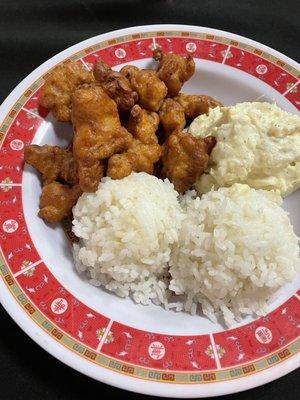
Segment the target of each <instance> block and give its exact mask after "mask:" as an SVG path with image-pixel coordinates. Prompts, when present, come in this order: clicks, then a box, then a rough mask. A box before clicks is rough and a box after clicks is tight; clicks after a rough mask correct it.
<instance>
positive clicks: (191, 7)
mask: <svg viewBox="0 0 300 400" xmlns="http://www.w3.org/2000/svg"><path fill="white" fill-rule="evenodd" d="M299 15H300V2H299V0H296V1H292V0H284V1H282V0H272V1H271V0H259V1H258V0H237V1H231V0H201V1H199V0H186V1H184V0H144V1H142V0H140V1H138V0H135V1H134V0H124V1H122V0H112V1H111V0H94V1H92V0H63V1H60V0H51V1H43V0H27V1H13V0H1V1H0V81H1V84H0V101H2V100H4V98H5V97H6V96H7V95H8V94H9V93H10V91H11V90H12V89H13V88H14V87H15V86H16V85H17V84H18V83H19V82H20V81H21V80H22V79H23V78H25V77H26V75H28V74H29V73H30V72H31V71H32V70H33V69H34V68H36V67H37V66H38V65H40V64H41V63H42V62H44V61H46V60H47V59H48V58H49V57H52V56H53V55H55V54H56V53H58V52H60V51H61V50H64V49H65V48H67V47H69V46H71V45H73V44H75V43H77V42H80V41H82V40H84V39H87V38H89V37H91V36H94V35H97V34H100V33H104V32H107V31H111V30H114V29H119V28H125V27H128V26H134V25H144V24H154V23H180V24H191V25H201V26H208V27H212V28H217V29H222V30H227V31H230V32H234V33H237V34H241V35H244V36H247V37H249V38H251V39H254V40H257V41H259V42H262V43H264V44H266V45H269V46H271V47H273V48H275V49H277V50H279V51H281V52H282V53H284V54H286V55H287V56H289V57H291V58H294V59H295V60H298V61H299V58H300V54H299V51H300V50H299V38H300V24H299ZM0 328H1V329H0V383H1V386H0V399H1V400H10V399H12V400H21V399H26V400H27V399H28V400H40V399H42V400H48V399H49V400H50V399H51V400H58V399H72V400H75V399H88V398H89V397H91V398H92V397H94V396H95V395H97V396H101V398H105V397H106V395H108V396H110V397H112V398H121V397H122V398H124V397H128V398H130V399H142V398H143V397H144V398H146V396H142V395H137V394H131V393H128V392H124V391H121V390H118V389H115V388H112V387H110V386H107V385H104V384H101V383H99V382H96V381H93V380H92V379H89V378H87V377H85V376H83V375H81V374H79V373H78V372H76V371H74V370H72V369H70V368H69V367H66V366H65V365H63V364H62V363H60V362H59V361H57V360H56V359H54V358H53V357H51V356H50V355H49V354H48V353H46V352H45V351H44V350H42V349H41V348H40V347H39V346H38V345H36V344H35V343H34V342H33V341H32V340H31V339H30V338H29V337H27V336H26V335H25V333H23V332H22V331H21V329H20V328H18V326H17V325H16V324H15V323H14V322H13V321H12V320H11V319H10V317H9V316H8V315H7V313H6V312H5V310H4V309H3V308H2V307H1V306H0ZM299 392H300V373H299V370H297V371H294V372H292V373H290V374H288V375H286V376H284V377H282V378H281V379H278V380H277V381H274V382H271V383H269V384H267V385H264V386H262V387H259V388H256V389H253V390H249V391H246V392H243V393H239V394H234V395H229V396H226V397H225V398H228V399H241V400H246V399H251V400H252V399H259V400H267V399H272V400H273V399H276V400H278V399H285V400H289V399H291V400H292V399H293V400H294V399H296V398H299Z"/></svg>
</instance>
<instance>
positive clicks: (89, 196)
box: [73, 173, 300, 326]
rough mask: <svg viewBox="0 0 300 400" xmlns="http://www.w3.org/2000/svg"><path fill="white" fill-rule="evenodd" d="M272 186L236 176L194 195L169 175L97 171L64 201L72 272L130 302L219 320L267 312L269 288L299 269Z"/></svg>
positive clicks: (295, 247)
mask: <svg viewBox="0 0 300 400" xmlns="http://www.w3.org/2000/svg"><path fill="white" fill-rule="evenodd" d="M281 202H282V199H281V197H280V196H279V195H278V194H276V193H275V192H273V191H264V190H256V189H251V188H250V187H249V186H248V185H245V184H234V185H233V186H231V187H229V188H219V189H218V190H216V191H212V192H209V193H207V194H205V195H203V196H202V198H201V199H200V198H199V197H197V195H196V192H195V191H190V192H187V193H186V194H185V195H183V196H180V197H179V195H178V193H177V192H176V191H175V190H174V187H173V185H172V184H171V183H170V182H169V181H168V180H165V181H163V180H160V179H158V178H156V177H154V176H151V175H148V174H146V173H132V174H131V175H130V176H128V177H126V178H124V179H122V180H112V179H110V178H103V179H102V181H101V183H100V185H99V188H98V190H97V191H96V192H95V193H84V194H83V195H82V196H81V197H80V199H79V200H78V202H77V204H76V206H75V207H74V208H73V215H74V220H73V225H74V227H73V231H74V233H75V234H76V235H77V236H78V237H79V238H80V241H79V244H75V245H74V259H75V265H76V268H77V270H78V271H79V272H80V273H85V274H86V275H87V276H88V278H89V280H90V283H91V284H93V285H96V286H103V287H105V288H106V289H107V290H109V291H111V292H114V293H116V294H117V295H118V296H121V297H128V296H130V297H131V298H132V299H133V300H134V301H135V302H137V303H141V304H144V305H146V304H149V303H151V302H153V303H155V304H160V305H162V306H163V307H165V308H166V309H174V310H176V311H182V310H184V311H186V312H189V313H191V314H196V313H197V312H199V311H201V308H202V311H203V313H204V314H205V315H206V316H208V317H209V318H210V319H211V320H212V321H217V317H218V316H219V315H221V316H223V319H224V321H225V323H226V325H228V326H230V325H232V324H233V322H234V321H235V320H239V319H240V318H241V317H242V316H244V315H248V314H256V315H258V316H260V315H263V314H265V313H266V312H267V306H268V302H269V301H270V299H271V298H272V296H273V295H274V294H275V293H276V290H277V289H278V288H279V287H280V286H282V285H283V284H284V283H286V282H288V281H291V280H292V279H293V278H294V276H295V275H296V272H297V271H299V270H300V261H299V248H298V238H297V236H296V235H295V234H294V232H293V228H292V226H291V224H290V221H289V218H288V214H287V213H286V212H285V211H284V210H283V209H282V208H281V207H280V205H281Z"/></svg>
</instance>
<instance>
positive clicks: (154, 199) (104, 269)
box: [73, 173, 183, 305]
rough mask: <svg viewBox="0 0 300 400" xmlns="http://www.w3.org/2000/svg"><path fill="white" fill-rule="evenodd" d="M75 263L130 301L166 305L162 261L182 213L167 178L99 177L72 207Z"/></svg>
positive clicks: (140, 175)
mask: <svg viewBox="0 0 300 400" xmlns="http://www.w3.org/2000/svg"><path fill="white" fill-rule="evenodd" d="M73 215H74V220H73V225H74V227H73V231H74V233H75V234H76V236H78V237H79V238H80V242H79V244H78V245H74V259H75V265H76V268H77V270H78V271H79V272H85V273H86V274H87V276H88V277H89V279H90V282H91V283H92V284H94V285H96V286H104V287H105V288H106V289H108V290H110V291H112V292H114V293H116V294H117V295H119V296H121V297H127V296H131V297H132V298H133V300H134V301H136V302H137V303H142V304H149V303H150V302H151V301H153V302H154V303H156V304H164V305H166V304H167V302H168V290H167V287H168V281H167V280H166V276H167V275H168V262H169V260H170V254H171V249H172V246H174V244H175V243H177V240H178V232H179V230H180V226H181V221H182V219H183V213H182V211H181V208H180V204H179V201H178V193H177V192H176V191H175V190H174V187H173V185H172V184H171V183H170V182H169V181H168V180H165V181H162V180H160V179H158V178H156V177H154V176H151V175H148V174H146V173H132V174H131V175H130V176H128V177H126V178H124V179H122V180H112V179H110V178H103V179H102V181H101V183H100V184H99V188H98V190H97V191H96V192H95V193H84V194H83V195H82V196H81V197H80V198H79V200H78V202H77V204H76V206H75V207H74V208H73Z"/></svg>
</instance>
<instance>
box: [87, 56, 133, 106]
mask: <svg viewBox="0 0 300 400" xmlns="http://www.w3.org/2000/svg"><path fill="white" fill-rule="evenodd" d="M94 77H95V79H96V81H97V82H99V83H100V85H101V86H102V88H103V89H104V90H105V92H106V93H107V94H108V96H109V97H110V98H111V99H113V100H114V101H115V102H116V104H117V107H118V109H119V111H128V110H130V109H131V108H132V107H133V106H134V105H135V103H136V102H137V100H138V95H137V93H136V92H135V91H134V90H132V88H131V86H130V83H129V80H128V79H127V78H126V77H125V76H124V75H122V74H121V73H120V72H117V71H113V70H112V69H111V68H110V67H109V66H108V65H107V64H105V62H103V61H101V60H99V61H97V62H96V64H95V67H94Z"/></svg>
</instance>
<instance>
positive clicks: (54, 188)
mask: <svg viewBox="0 0 300 400" xmlns="http://www.w3.org/2000/svg"><path fill="white" fill-rule="evenodd" d="M81 193H82V191H81V189H80V188H79V186H78V185H75V186H73V187H69V186H68V185H63V184H61V183H59V182H51V183H49V184H47V185H45V186H44V187H43V189H42V194H41V198H40V211H39V214H38V215H39V216H40V217H41V218H43V219H44V220H45V221H48V222H59V221H61V220H62V219H64V218H66V217H67V216H68V215H69V214H70V213H71V210H72V207H73V206H74V205H75V204H76V202H77V200H78V198H79V196H80V195H81Z"/></svg>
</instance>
